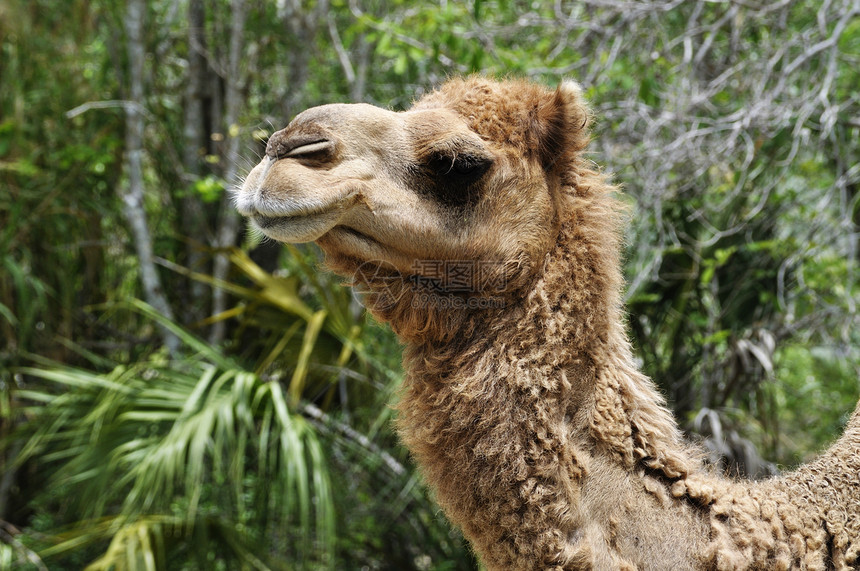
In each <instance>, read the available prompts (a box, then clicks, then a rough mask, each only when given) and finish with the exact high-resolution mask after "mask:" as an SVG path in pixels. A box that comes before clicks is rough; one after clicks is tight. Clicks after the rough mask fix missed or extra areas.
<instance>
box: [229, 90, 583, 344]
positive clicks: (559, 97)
mask: <svg viewBox="0 0 860 571" xmlns="http://www.w3.org/2000/svg"><path fill="white" fill-rule="evenodd" d="M586 122H587V111H586V108H585V105H584V103H583V101H582V99H581V95H580V89H579V87H578V85H576V84H575V83H573V82H566V83H562V84H561V85H560V86H559V87H558V88H557V89H555V90H549V89H545V88H542V87H538V86H535V85H533V84H529V83H525V82H517V81H506V82H496V81H492V80H488V79H482V78H469V79H455V80H451V81H449V82H447V83H446V84H444V85H443V86H442V87H441V88H440V89H438V90H437V91H434V92H431V93H429V94H428V95H426V96H424V97H423V98H421V99H420V100H418V101H417V102H416V103H415V104H414V105H413V107H412V108H410V109H409V110H407V111H403V112H394V111H388V110H385V109H380V108H377V107H374V106H371V105H366V104H351V105H346V104H333V105H323V106H320V107H315V108H312V109H309V110H307V111H304V112H303V113H300V114H299V115H298V116H296V117H295V119H293V121H292V122H291V123H290V124H289V125H288V126H287V127H286V128H285V129H283V130H281V131H278V132H276V133H275V134H274V135H272V137H271V138H270V139H269V142H268V145H267V148H266V156H265V157H264V158H263V160H262V161H261V162H260V163H259V164H258V165H257V166H256V167H255V168H254V169H253V170H252V171H251V172H250V173H249V175H248V177H247V179H246V180H245V183H244V185H243V186H242V188H241V190H240V191H239V192H238V196H237V200H236V202H237V207H238V210H239V212H240V213H241V214H243V215H244V216H246V217H248V218H249V219H250V220H251V221H252V223H253V225H254V226H255V227H257V228H258V229H259V230H260V231H261V232H263V233H264V234H265V235H266V236H268V237H270V238H272V239H274V240H278V241H282V242H289V243H295V242H311V241H314V242H316V243H317V244H318V245H319V246H320V247H321V249H322V250H323V251H324V252H325V254H326V263H327V265H328V266H329V267H331V268H332V269H333V270H334V271H335V272H337V273H340V274H341V275H344V276H346V277H349V278H352V279H353V280H354V281H355V282H356V285H359V286H364V287H365V288H366V290H367V291H369V292H370V293H371V294H372V293H374V292H376V293H377V294H379V293H380V291H382V290H384V294H385V295H383V296H382V297H380V298H378V299H377V301H378V303H371V306H370V309H371V310H374V309H375V310H376V311H375V313H377V315H378V316H381V317H382V318H383V319H385V320H388V321H391V320H392V318H393V316H392V315H391V311H392V310H393V308H394V305H396V302H397V300H398V299H403V298H404V296H405V293H406V290H412V291H414V288H415V287H416V284H419V283H420V284H422V285H421V286H420V287H424V288H426V287H431V288H434V287H435V288H436V290H437V291H443V292H455V293H457V294H458V295H460V294H468V295H471V296H481V295H486V294H488V291H489V290H492V292H491V293H494V294H505V293H510V292H513V291H514V290H517V289H518V288H519V289H521V288H523V287H527V285H528V283H529V276H530V275H531V274H533V273H534V272H533V269H534V268H536V267H539V266H540V264H541V263H542V261H543V259H544V257H545V255H546V253H547V252H548V251H549V249H550V248H551V246H552V245H553V243H554V240H555V234H556V233H557V231H558V226H559V208H560V206H559V205H560V200H561V199H560V187H561V186H562V184H563V183H562V179H563V177H564V173H565V171H566V170H569V169H570V165H571V161H573V160H575V158H576V156H578V154H579V151H580V150H581V149H582V148H583V147H584V146H585V143H586V138H587V136H586V134H585V124H586ZM464 263H468V264H471V266H470V267H464ZM476 264H479V265H476ZM464 271H465V272H467V273H469V276H468V284H467V285H466V286H465V288H466V290H468V291H465V290H463V291H460V290H457V288H456V287H453V286H454V285H456V284H459V286H463V285H464V284H465V282H464V281H463V278H464V274H463V272H464ZM457 280H459V281H457ZM395 281H397V282H398V284H399V285H397V287H394V285H395V284H394V282H395ZM404 284H405V285H404ZM461 289H462V288H461ZM411 305H412V306H414V305H415V304H414V303H412V304H411ZM392 325H395V330H397V329H398V328H397V327H396V324H395V323H392ZM401 329H402V328H401Z"/></svg>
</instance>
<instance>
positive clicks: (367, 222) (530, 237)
mask: <svg viewBox="0 0 860 571" xmlns="http://www.w3.org/2000/svg"><path fill="white" fill-rule="evenodd" d="M590 120H591V116H590V111H589V109H588V107H587V105H586V103H585V102H584V100H583V96H582V92H581V89H580V87H579V86H578V85H577V84H576V83H575V82H572V81H565V82H563V83H561V84H560V85H559V86H558V87H557V88H555V89H548V88H545V87H542V86H539V85H535V84H533V83H529V82H526V81H519V80H504V81H497V80H492V79H487V78H482V77H468V78H454V79H451V80H449V81H447V82H446V83H445V84H443V85H442V86H441V87H439V88H438V89H437V90H435V91H432V92H430V93H428V94H427V95H425V96H423V97H422V98H420V99H419V100H418V101H416V102H415V103H414V105H413V106H412V107H411V108H410V109H408V110H406V111H401V112H395V111H389V110H385V109H380V108H377V107H374V106H371V105H366V104H334V105H323V106H320V107H315V108H312V109H309V110H307V111H304V112H302V113H300V114H299V115H298V116H296V117H295V119H294V120H293V121H292V122H291V123H290V124H289V125H288V126H287V127H286V128H285V129H283V130H281V131H278V132H276V133H275V134H274V135H272V137H271V138H270V139H269V141H268V145H267V148H266V156H265V157H264V158H263V159H262V161H261V162H260V163H259V164H258V165H257V166H256V167H255V168H254V169H253V170H252V171H251V172H250V173H249V174H248V176H247V179H246V180H245V182H244V184H243V186H242V188H241V190H239V191H238V192H237V196H236V203H237V208H238V210H239V212H241V213H242V214H243V215H244V216H246V217H248V218H249V219H250V220H251V221H252V223H253V225H254V226H255V227H256V228H258V229H259V230H260V231H262V232H263V233H264V234H265V235H266V236H268V237H270V238H272V239H274V240H278V241H282V242H288V243H294V242H316V243H317V244H318V245H319V247H320V248H321V249H322V251H323V252H324V253H325V264H326V265H327V266H328V268H330V269H331V270H333V271H334V272H336V273H338V274H340V275H342V276H345V277H347V278H348V279H350V280H351V283H352V285H353V286H354V287H356V288H358V289H359V290H360V291H362V292H363V295H364V300H365V303H366V306H367V307H368V309H369V311H370V312H371V313H372V314H373V315H374V316H375V317H376V318H378V319H380V320H382V321H384V322H387V323H389V324H390V326H391V327H392V328H393V330H394V331H395V333H396V334H397V335H398V337H399V338H400V340H401V341H402V343H403V345H404V355H403V362H404V369H405V381H404V387H403V389H402V393H401V395H400V398H399V403H398V404H397V405H396V406H397V411H398V418H397V421H396V423H397V429H398V433H399V435H400V437H401V439H402V441H403V442H404V443H405V445H406V446H407V447H408V448H409V449H410V451H411V453H412V456H413V458H414V460H415V461H416V462H417V464H418V466H419V468H420V470H421V472H422V474H423V477H424V478H425V480H426V483H427V484H428V485H429V486H430V488H431V489H432V490H433V492H434V493H435V497H436V499H437V501H438V503H439V505H440V506H441V507H442V509H443V510H444V512H445V514H446V515H447V517H448V518H449V519H450V521H451V522H453V523H454V524H455V525H457V526H459V527H460V528H461V529H462V531H463V533H464V535H465V536H466V538H467V539H468V540H469V541H470V543H471V545H472V546H473V548H474V549H475V551H476V552H477V554H478V555H479V557H480V558H481V560H482V562H483V564H484V565H485V566H486V568H487V569H489V570H491V571H496V570H499V571H501V570H504V571H511V570H526V569H529V570H531V569H552V570H572V569H598V570H604V569H605V570H613V569H643V570H644V569H648V570H660V569H665V570H671V571H677V570H686V569H721V570H729V569H768V570H771V569H783V570H784V569H809V570H813V569H814V570H818V569H850V568H858V566H860V412H858V411H855V412H854V414H853V416H852V417H851V419H850V421H849V423H848V425H847V428H846V429H845V431H844V434H843V435H842V437H841V438H840V439H839V440H838V441H837V442H836V443H835V444H833V445H832V447H831V448H830V449H829V450H827V451H826V452H825V453H824V454H823V455H822V456H821V457H820V458H818V459H817V460H816V461H814V462H812V463H810V464H807V465H805V466H802V467H800V468H799V469H797V470H795V471H794V472H791V473H788V474H786V475H783V476H779V477H774V478H772V479H769V480H764V481H759V482H749V481H738V480H733V479H730V478H728V477H725V476H723V475H720V474H716V473H714V472H713V470H712V469H709V468H708V467H707V466H706V465H705V464H704V462H703V461H702V454H701V453H700V452H699V451H698V450H697V449H696V448H695V447H694V446H692V445H690V444H688V443H686V442H685V441H684V439H683V437H682V435H681V433H680V430H679V428H678V425H677V423H676V422H675V420H674V419H673V418H672V415H671V413H670V412H669V411H668V410H667V408H666V406H665V403H664V401H663V399H662V397H661V395H660V394H659V392H658V391H657V390H656V388H655V386H654V385H653V384H652V381H651V380H650V379H649V378H647V377H646V376H645V375H643V374H642V373H641V372H640V371H639V370H638V369H637V366H636V364H635V361H634V359H633V356H632V351H631V346H630V342H629V340H628V338H627V335H626V331H625V320H624V313H623V308H622V301H621V300H622V297H621V292H622V287H623V283H622V277H621V270H620V268H621V261H620V250H621V242H622V238H621V235H622V230H623V221H624V217H625V213H624V208H623V207H622V206H621V202H620V201H619V199H618V192H619V190H618V189H617V188H616V187H615V186H614V185H613V183H612V181H611V180H610V178H609V177H608V176H607V175H605V174H604V173H602V172H601V171H600V170H599V168H598V167H596V166H595V165H594V164H593V163H592V162H591V161H589V160H588V159H586V158H585V157H584V156H583V152H584V149H585V148H586V144H587V142H588V138H589V134H588V131H589V123H590Z"/></svg>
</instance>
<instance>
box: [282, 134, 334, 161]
mask: <svg viewBox="0 0 860 571" xmlns="http://www.w3.org/2000/svg"><path fill="white" fill-rule="evenodd" d="M333 148H334V142H333V141H331V140H329V139H328V138H326V137H324V136H322V135H320V134H308V133H295V134H289V133H286V132H285V130H284V131H278V132H277V133H275V134H274V135H272V136H271V138H270V139H269V142H268V143H267V144H266V155H267V156H268V157H269V158H271V159H283V158H285V157H299V156H305V155H312V154H315V153H320V152H324V151H330V150H331V149H333Z"/></svg>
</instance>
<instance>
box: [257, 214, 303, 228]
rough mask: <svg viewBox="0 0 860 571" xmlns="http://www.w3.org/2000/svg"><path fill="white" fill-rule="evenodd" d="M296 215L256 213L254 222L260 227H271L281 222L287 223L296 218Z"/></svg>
mask: <svg viewBox="0 0 860 571" xmlns="http://www.w3.org/2000/svg"><path fill="white" fill-rule="evenodd" d="M298 218H299V217H298V216H263V215H262V214H257V215H255V216H254V223H255V224H256V225H257V226H258V227H259V228H260V229H261V230H265V229H266V228H273V227H275V226H280V225H282V224H288V223H290V222H294V221H295V220H297V219H298Z"/></svg>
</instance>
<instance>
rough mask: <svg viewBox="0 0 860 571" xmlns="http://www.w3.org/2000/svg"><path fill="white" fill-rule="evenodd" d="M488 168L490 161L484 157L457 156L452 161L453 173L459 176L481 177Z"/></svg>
mask: <svg viewBox="0 0 860 571" xmlns="http://www.w3.org/2000/svg"><path fill="white" fill-rule="evenodd" d="M489 167H490V161H488V160H487V159H485V158H484V157H476V156H472V155H458V156H457V157H456V158H455V159H454V172H456V173H457V174H460V175H478V176H480V175H482V174H484V173H485V172H486V171H487V169H488V168H489Z"/></svg>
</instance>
